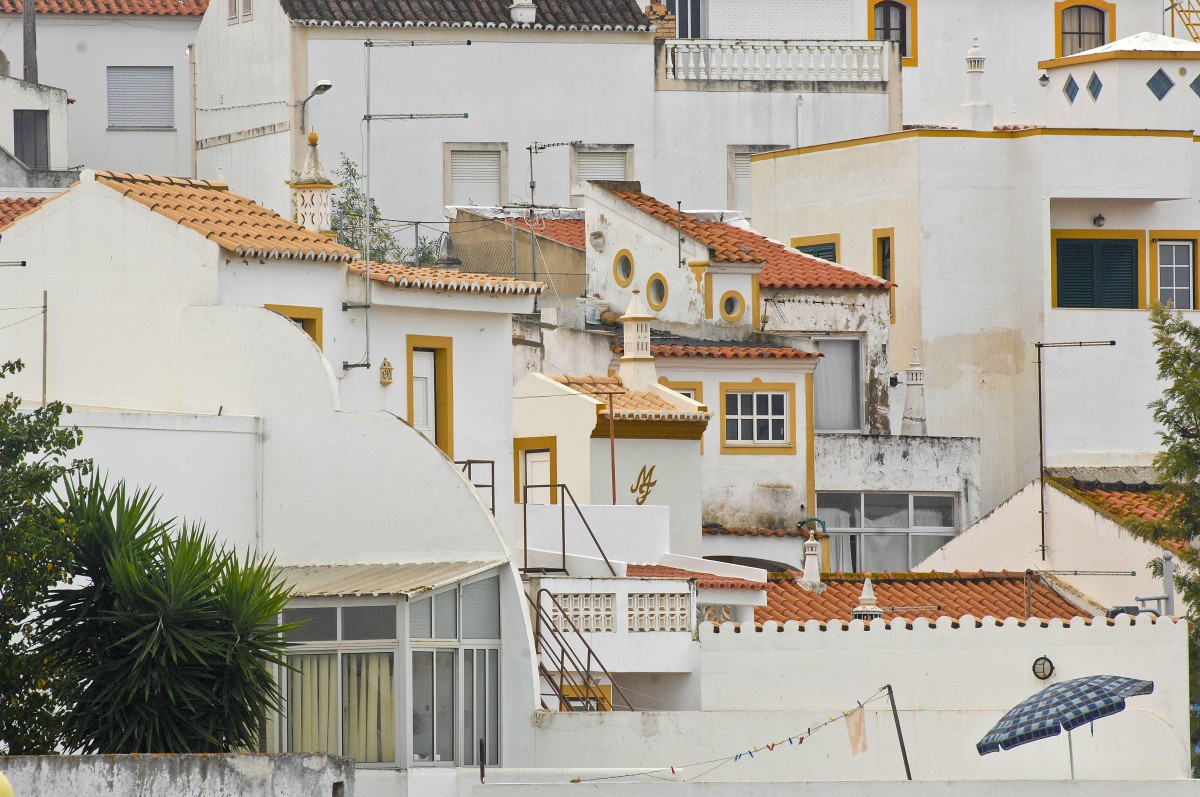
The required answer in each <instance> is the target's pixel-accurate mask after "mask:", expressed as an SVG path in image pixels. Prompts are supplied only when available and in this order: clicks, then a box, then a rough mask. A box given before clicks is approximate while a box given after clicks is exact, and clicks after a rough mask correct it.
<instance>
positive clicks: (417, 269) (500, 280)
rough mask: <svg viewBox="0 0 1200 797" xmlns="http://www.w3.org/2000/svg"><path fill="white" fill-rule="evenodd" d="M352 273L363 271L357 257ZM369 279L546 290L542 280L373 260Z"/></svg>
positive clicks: (463, 289)
mask: <svg viewBox="0 0 1200 797" xmlns="http://www.w3.org/2000/svg"><path fill="white" fill-rule="evenodd" d="M349 270H350V273H351V274H363V273H365V272H366V270H367V267H366V264H365V263H364V262H363V261H361V260H356V261H355V262H353V263H351V264H350V267H349ZM371 282H386V283H388V284H389V285H394V286H396V287H397V288H416V289H423V290H428V291H454V292H458V293H500V294H504V293H512V294H536V293H541V292H542V291H543V290H544V289H545V287H546V286H545V284H544V283H541V282H531V281H530V280H519V279H514V278H513V277H497V276H495V275H492V274H472V273H470V272H465V271H455V270H454V269H448V268H427V267H424V266H406V265H403V264H398V263H374V262H373V263H372V264H371Z"/></svg>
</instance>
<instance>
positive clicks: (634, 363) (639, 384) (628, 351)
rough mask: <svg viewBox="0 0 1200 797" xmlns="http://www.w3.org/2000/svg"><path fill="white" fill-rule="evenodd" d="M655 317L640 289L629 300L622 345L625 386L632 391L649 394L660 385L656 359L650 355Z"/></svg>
mask: <svg viewBox="0 0 1200 797" xmlns="http://www.w3.org/2000/svg"><path fill="white" fill-rule="evenodd" d="M653 320H654V316H652V315H651V314H650V310H649V309H648V308H647V307H646V303H645V302H643V301H642V294H641V291H639V290H637V289H636V288H635V289H634V291H633V296H632V297H630V299H629V307H627V308H626V309H625V315H623V316H621V326H622V328H623V331H622V338H623V340H622V345H623V347H624V349H625V353H624V354H623V355H621V363H620V374H621V383H622V384H623V385H625V387H627V388H629V389H630V390H645V389H646V388H648V387H650V386H651V385H653V384H654V383H655V382H657V381H658V371H657V369H656V368H655V367H654V355H652V354H651V353H650V322H651V321H653Z"/></svg>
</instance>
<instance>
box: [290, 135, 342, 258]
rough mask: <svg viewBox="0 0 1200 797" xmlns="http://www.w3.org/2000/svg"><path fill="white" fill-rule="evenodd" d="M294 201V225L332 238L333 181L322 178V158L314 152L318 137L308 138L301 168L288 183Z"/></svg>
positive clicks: (325, 177) (323, 176) (323, 171)
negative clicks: (306, 152)
mask: <svg viewBox="0 0 1200 797" xmlns="http://www.w3.org/2000/svg"><path fill="white" fill-rule="evenodd" d="M291 186H292V191H294V192H295V197H296V221H297V223H299V224H300V226H301V227H303V228H305V229H306V230H312V231H313V232H320V233H325V234H326V235H331V236H332V235H334V233H332V232H330V230H331V229H332V228H333V197H332V194H333V189H334V188H336V187H337V186H335V185H334V184H333V181H332V180H330V179H329V177H328V176H327V175H326V174H325V167H324V166H322V165H321V156H320V154H319V153H318V152H317V134H316V133H309V134H308V154H307V155H306V156H305V157H304V168H302V169H301V170H300V174H299V175H298V176H297V177H296V179H295V180H294V181H293V182H292V183H291Z"/></svg>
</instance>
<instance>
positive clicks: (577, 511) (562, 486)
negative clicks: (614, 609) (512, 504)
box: [521, 484, 617, 576]
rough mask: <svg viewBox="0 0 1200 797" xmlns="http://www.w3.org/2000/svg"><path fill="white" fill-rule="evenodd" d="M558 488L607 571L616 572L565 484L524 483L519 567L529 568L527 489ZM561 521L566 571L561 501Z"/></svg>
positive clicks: (564, 516)
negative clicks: (522, 557)
mask: <svg viewBox="0 0 1200 797" xmlns="http://www.w3.org/2000/svg"><path fill="white" fill-rule="evenodd" d="M547 488H549V489H554V488H558V489H559V490H561V492H562V494H563V495H565V496H566V497H567V498H570V499H571V506H573V507H575V514H577V515H579V519H580V520H582V521H583V527H584V528H585V529H587V533H588V536H589V537H591V538H592V542H593V543H595V545H596V550H597V551H599V552H600V556H601V557H602V558H603V559H604V564H605V565H607V566H608V572H609V573H610V574H612V575H614V576H615V575H616V574H617V570H616V568H615V567H613V565H612V562H610V561H609V560H608V554H606V553H604V548H602V547H601V546H600V540H598V539H596V533H595V532H594V531H592V526H591V524H590V523H588V522H587V518H585V517H584V516H583V510H582V509H580V508H579V503H578V502H577V501H576V500H575V496H573V495H571V488H570V487H567V485H565V484H526V485H525V486H524V487H523V488H522V494H521V498H522V499H523V500H522V502H521V535H522V543H523V545H522V547H523V548H524V550H525V566H524V567H523V568H521V569H522V570H523V571H528V570H529V569H530V568H529V491H530V490H545V489H547ZM558 505H559V509H560V510H561V511H560V513H559V514H560V517H561V523H562V572H564V573H566V572H567V505H566V503H564V502H563V501H561V500H560V501H559V502H558Z"/></svg>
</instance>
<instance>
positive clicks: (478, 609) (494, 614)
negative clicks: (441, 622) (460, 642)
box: [462, 576, 500, 639]
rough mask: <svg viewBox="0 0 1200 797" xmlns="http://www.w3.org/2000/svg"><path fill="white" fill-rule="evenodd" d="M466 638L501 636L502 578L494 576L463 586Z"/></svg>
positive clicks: (494, 637) (463, 615) (496, 637)
mask: <svg viewBox="0 0 1200 797" xmlns="http://www.w3.org/2000/svg"><path fill="white" fill-rule="evenodd" d="M462 623H463V633H462V635H463V638H464V639H499V638H500V578H499V577H498V576H492V577H491V578H485V579H483V580H482V581H476V582H474V583H471V584H466V585H465V586H463V588H462Z"/></svg>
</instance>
